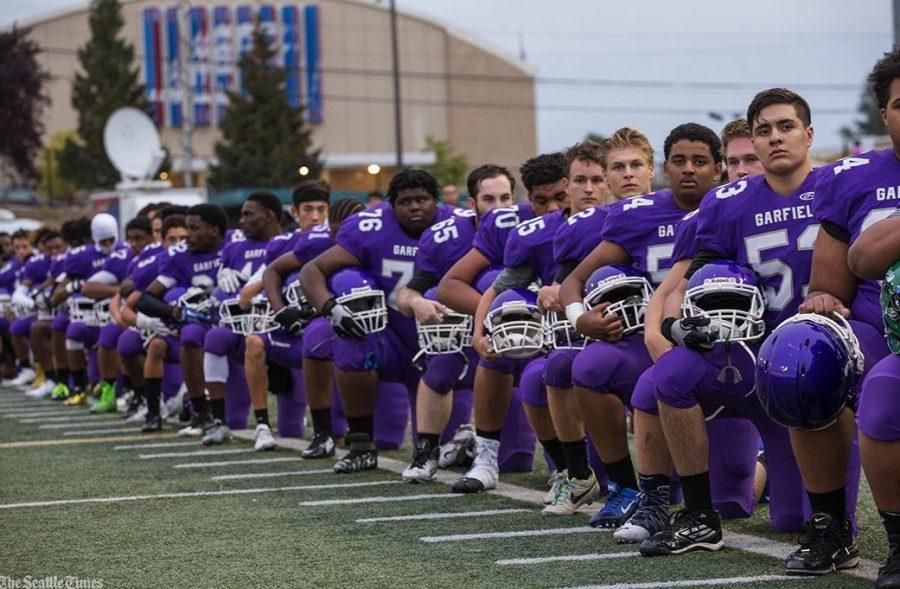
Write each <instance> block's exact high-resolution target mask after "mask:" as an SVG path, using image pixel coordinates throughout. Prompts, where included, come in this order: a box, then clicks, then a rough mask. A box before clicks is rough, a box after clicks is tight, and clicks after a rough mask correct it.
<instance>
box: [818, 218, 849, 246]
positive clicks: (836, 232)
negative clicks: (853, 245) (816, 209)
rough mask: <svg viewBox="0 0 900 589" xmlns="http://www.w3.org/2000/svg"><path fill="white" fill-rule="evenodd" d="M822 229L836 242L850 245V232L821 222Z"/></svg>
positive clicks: (829, 222) (832, 224)
mask: <svg viewBox="0 0 900 589" xmlns="http://www.w3.org/2000/svg"><path fill="white" fill-rule="evenodd" d="M822 229H824V230H825V233H827V234H828V235H830V236H832V237H833V238H835V239H836V240H838V241H841V242H843V243H846V244H848V245H849V244H850V232H849V231H847V230H846V229H844V228H843V227H841V226H840V225H835V224H834V223H832V222H831V221H822Z"/></svg>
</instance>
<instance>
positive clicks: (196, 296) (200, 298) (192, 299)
mask: <svg viewBox="0 0 900 589" xmlns="http://www.w3.org/2000/svg"><path fill="white" fill-rule="evenodd" d="M176 303H177V304H178V305H179V306H182V307H188V308H189V309H193V310H194V311H200V312H204V311H212V310H213V308H214V307H215V306H216V303H215V301H214V300H213V299H212V298H211V297H210V296H209V291H208V290H206V289H205V288H201V287H199V286H192V287H190V288H188V289H187V290H186V291H184V294H182V295H181V296H180V297H178V300H177V301H176Z"/></svg>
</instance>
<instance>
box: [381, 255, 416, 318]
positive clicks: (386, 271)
mask: <svg viewBox="0 0 900 589" xmlns="http://www.w3.org/2000/svg"><path fill="white" fill-rule="evenodd" d="M414 269H415V263H414V262H410V261H407V260H389V259H387V258H385V259H384V260H383V261H382V262H381V276H383V277H384V278H391V277H392V276H394V275H395V274H399V275H400V278H399V280H397V284H396V285H394V288H393V289H392V290H391V293H390V294H389V295H388V300H387V304H388V307H390V308H391V309H393V310H395V311H399V309H398V308H397V296H398V295H399V294H400V289H401V288H403V287H404V286H406V285H407V284H409V281H410V280H412V277H413V270H414Z"/></svg>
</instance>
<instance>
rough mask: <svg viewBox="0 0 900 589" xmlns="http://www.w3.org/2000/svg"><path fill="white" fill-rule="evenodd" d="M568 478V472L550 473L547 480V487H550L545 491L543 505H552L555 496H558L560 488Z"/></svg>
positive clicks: (556, 471) (555, 471)
mask: <svg viewBox="0 0 900 589" xmlns="http://www.w3.org/2000/svg"><path fill="white" fill-rule="evenodd" d="M568 478H569V471H568V470H564V471H562V472H560V471H558V470H554V471H553V472H551V473H550V478H549V479H547V486H549V487H550V490H549V491H547V494H546V495H544V505H550V504H551V503H553V501H554V499H556V495H557V494H559V489H560V487H562V486H563V484H564V483H565V482H566V480H568Z"/></svg>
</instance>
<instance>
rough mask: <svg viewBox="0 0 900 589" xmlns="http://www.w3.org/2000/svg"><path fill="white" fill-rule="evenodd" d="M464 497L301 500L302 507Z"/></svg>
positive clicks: (443, 494)
mask: <svg viewBox="0 0 900 589" xmlns="http://www.w3.org/2000/svg"><path fill="white" fill-rule="evenodd" d="M457 497H464V495H463V494H461V493H429V494H426V495H391V496H390V497H362V498H359V499H325V500H323V501H301V502H300V503H299V504H298V505H300V506H302V507H316V506H318V505H354V504H357V503H395V502H399V501H419V500H422V499H453V498H457Z"/></svg>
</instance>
